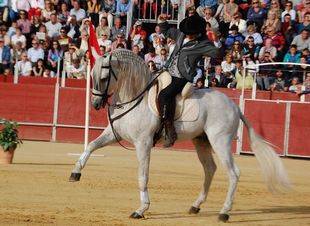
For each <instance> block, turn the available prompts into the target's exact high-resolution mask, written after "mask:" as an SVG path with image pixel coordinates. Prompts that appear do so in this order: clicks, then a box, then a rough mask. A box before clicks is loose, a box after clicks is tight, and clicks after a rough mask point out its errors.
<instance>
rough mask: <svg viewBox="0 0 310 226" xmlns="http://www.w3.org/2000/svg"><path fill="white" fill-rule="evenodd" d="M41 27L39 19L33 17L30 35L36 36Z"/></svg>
mask: <svg viewBox="0 0 310 226" xmlns="http://www.w3.org/2000/svg"><path fill="white" fill-rule="evenodd" d="M41 25H42V21H41V17H39V16H37V15H35V16H33V17H32V21H31V27H30V33H31V34H36V33H37V32H39V30H40V26H41Z"/></svg>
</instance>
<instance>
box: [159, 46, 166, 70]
mask: <svg viewBox="0 0 310 226" xmlns="http://www.w3.org/2000/svg"><path fill="white" fill-rule="evenodd" d="M158 55H159V57H160V65H158V69H162V68H163V67H164V65H165V64H166V62H167V60H168V52H167V50H166V49H165V48H162V49H161V50H160V52H159V54H158Z"/></svg>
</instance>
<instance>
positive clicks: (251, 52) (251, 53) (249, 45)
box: [243, 36, 260, 60]
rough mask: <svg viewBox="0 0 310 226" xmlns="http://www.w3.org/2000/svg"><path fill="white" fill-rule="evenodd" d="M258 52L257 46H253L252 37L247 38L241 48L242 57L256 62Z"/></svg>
mask: <svg viewBox="0 0 310 226" xmlns="http://www.w3.org/2000/svg"><path fill="white" fill-rule="evenodd" d="M259 50H260V48H259V46H257V45H255V44H254V38H253V37H252V36H248V37H247V39H246V41H245V43H244V47H243V53H244V57H249V58H251V59H252V60H257V59H258V54H259Z"/></svg>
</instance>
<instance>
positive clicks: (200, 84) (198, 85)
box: [195, 78, 205, 89]
mask: <svg viewBox="0 0 310 226" xmlns="http://www.w3.org/2000/svg"><path fill="white" fill-rule="evenodd" d="M195 86H196V88H197V89H203V88H205V81H204V80H203V78H199V79H197V81H196V83H195Z"/></svg>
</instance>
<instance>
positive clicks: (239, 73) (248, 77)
mask: <svg viewBox="0 0 310 226" xmlns="http://www.w3.org/2000/svg"><path fill="white" fill-rule="evenodd" d="M243 73H244V71H243V66H242V61H240V60H239V61H237V62H236V72H235V78H236V80H235V81H234V82H235V83H236V88H237V89H243V88H244V89H252V88H253V84H254V78H253V76H252V73H250V72H248V73H246V74H245V78H244V82H243Z"/></svg>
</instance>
